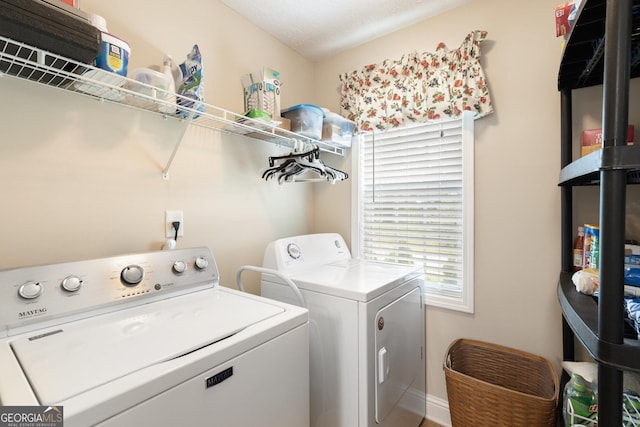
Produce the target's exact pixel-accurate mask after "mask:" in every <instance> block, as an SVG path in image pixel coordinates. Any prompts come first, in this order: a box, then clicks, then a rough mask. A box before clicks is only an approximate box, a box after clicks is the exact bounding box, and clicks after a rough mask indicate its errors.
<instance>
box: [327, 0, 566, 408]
mask: <svg viewBox="0 0 640 427" xmlns="http://www.w3.org/2000/svg"><path fill="white" fill-rule="evenodd" d="M556 4H557V1H555V0H543V1H535V2H517V3H514V2H507V1H501V0H475V1H473V2H471V3H470V4H468V5H465V6H463V7H462V8H460V9H456V10H453V11H450V12H448V13H445V14H443V15H441V16H439V17H436V18H435V19H430V20H428V21H425V22H423V23H420V24H417V25H414V26H412V27H410V28H408V29H405V30H403V31H398V32H396V33H394V34H392V35H389V36H385V37H382V38H380V39H377V40H375V41H372V42H370V43H368V44H366V45H363V46H360V47H358V48H355V49H353V50H350V51H348V52H345V53H342V54H340V55H337V56H335V57H332V58H331V59H329V60H326V61H321V62H320V63H319V64H317V69H316V78H317V81H318V83H319V84H318V87H319V88H322V92H319V93H318V102H319V103H321V104H324V105H327V106H330V108H332V109H338V108H339V104H338V95H337V93H338V84H339V83H338V78H337V76H338V74H340V73H343V72H349V71H352V70H355V69H360V68H361V67H362V66H364V65H366V64H370V63H376V62H380V61H382V60H384V59H386V58H392V59H395V58H399V57H400V56H402V55H403V54H404V53H406V52H410V51H412V50H417V51H431V52H433V51H434V50H435V48H436V46H437V44H438V43H439V42H441V41H442V42H445V43H446V45H447V46H448V47H449V48H456V47H457V46H458V45H459V44H460V43H461V42H462V40H463V38H464V37H465V36H466V35H467V34H468V33H469V32H470V31H472V30H476V29H480V30H487V31H488V37H487V40H486V41H485V42H484V43H483V44H482V58H481V63H482V65H483V68H484V71H485V74H486V77H487V79H488V84H489V88H490V91H491V95H492V98H493V105H494V108H495V113H494V114H493V115H491V116H489V117H486V118H483V119H480V120H478V121H476V151H475V154H476V161H475V215H476V216H475V218H476V220H475V266H476V268H475V277H474V279H475V314H473V315H468V314H461V313H456V312H451V311H447V310H442V309H437V308H431V307H429V308H428V309H427V358H428V359H427V375H428V380H427V392H428V394H429V395H430V396H435V397H438V398H441V399H446V388H445V380H444V373H443V370H442V363H443V358H444V355H445V353H446V350H447V346H448V345H449V343H450V342H452V341H453V340H454V339H456V338H459V337H470V338H476V339H481V340H486V341H491V342H495V343H500V344H504V345H508V346H512V347H516V348H519V349H523V350H526V351H531V352H533V353H537V354H540V355H542V356H544V357H546V358H548V359H549V360H550V361H551V362H552V363H553V364H554V365H555V366H556V367H557V368H558V369H559V364H560V360H561V356H562V355H561V348H562V346H561V313H560V309H559V306H558V302H557V298H556V282H557V277H558V272H559V270H560V259H559V258H560V236H559V232H560V228H559V225H560V198H559V196H560V190H559V189H558V187H557V179H558V174H559V166H560V157H559V153H560V146H559V140H560V97H559V93H558V91H557V90H556V82H557V72H558V65H559V60H560V53H561V41H560V39H556V37H555V27H554V15H553V11H554V8H555V6H556ZM345 162H347V163H348V160H345ZM317 196H318V197H317V198H316V199H315V200H316V208H315V212H316V221H317V222H316V224H317V225H316V228H317V229H321V230H325V229H339V230H340V231H341V232H343V233H345V234H347V235H348V233H349V223H348V221H349V217H350V215H351V213H350V205H349V201H350V197H351V193H350V189H345V188H344V187H341V188H339V189H336V191H334V189H329V188H323V189H321V190H318V191H317Z"/></svg>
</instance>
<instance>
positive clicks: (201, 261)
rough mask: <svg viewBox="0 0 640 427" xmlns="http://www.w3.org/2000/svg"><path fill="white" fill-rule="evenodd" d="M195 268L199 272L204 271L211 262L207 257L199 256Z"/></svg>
mask: <svg viewBox="0 0 640 427" xmlns="http://www.w3.org/2000/svg"><path fill="white" fill-rule="evenodd" d="M195 266H196V269H197V270H204V269H205V268H207V267H208V266H209V261H207V259H206V258H205V257H201V256H199V257H198V258H196V262H195Z"/></svg>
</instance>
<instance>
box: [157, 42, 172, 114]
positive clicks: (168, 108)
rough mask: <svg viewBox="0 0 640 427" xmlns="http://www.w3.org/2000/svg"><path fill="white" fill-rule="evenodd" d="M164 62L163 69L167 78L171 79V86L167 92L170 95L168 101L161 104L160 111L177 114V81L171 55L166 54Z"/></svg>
mask: <svg viewBox="0 0 640 427" xmlns="http://www.w3.org/2000/svg"><path fill="white" fill-rule="evenodd" d="M163 64H164V65H163V69H162V71H163V73H164V75H165V76H166V77H167V79H169V87H168V88H167V92H169V95H168V96H167V99H166V101H167V103H163V104H162V105H160V111H162V112H163V113H167V114H175V112H176V82H175V80H174V79H173V71H172V65H173V58H171V56H170V55H165V56H164V61H163Z"/></svg>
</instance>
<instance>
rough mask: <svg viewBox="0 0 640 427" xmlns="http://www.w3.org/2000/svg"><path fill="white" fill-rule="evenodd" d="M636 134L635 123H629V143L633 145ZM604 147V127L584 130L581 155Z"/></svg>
mask: <svg viewBox="0 0 640 427" xmlns="http://www.w3.org/2000/svg"><path fill="white" fill-rule="evenodd" d="M634 134H635V128H634V126H633V125H629V130H628V134H627V144H628V145H633V140H634ZM601 148H602V129H601V128H598V129H588V130H584V131H582V144H581V152H580V155H582V156H586V155H587V154H589V153H593V152H594V151H597V150H599V149H601Z"/></svg>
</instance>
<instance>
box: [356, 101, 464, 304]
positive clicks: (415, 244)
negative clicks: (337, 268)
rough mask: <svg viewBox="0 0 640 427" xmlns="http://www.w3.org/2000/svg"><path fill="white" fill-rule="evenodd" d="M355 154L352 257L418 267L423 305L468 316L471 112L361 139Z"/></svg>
mask: <svg viewBox="0 0 640 427" xmlns="http://www.w3.org/2000/svg"><path fill="white" fill-rule="evenodd" d="M358 151H359V153H358V155H357V157H358V165H357V170H358V176H357V179H356V180H355V185H357V187H358V189H357V192H354V194H357V197H356V199H357V201H356V204H357V226H356V227H354V228H357V233H356V234H357V236H355V237H356V239H354V242H357V245H356V251H355V252H356V253H357V254H358V255H359V256H361V257H362V258H364V259H370V260H377V261H385V262H394V263H401V264H414V265H420V266H422V267H423V268H424V273H425V278H426V282H427V291H426V299H427V303H429V304H433V305H438V306H444V307H448V308H453V309H457V310H461V311H467V312H473V200H474V199H473V188H474V187H473V116H472V114H470V113H469V114H466V113H465V114H464V115H463V118H462V119H458V120H453V121H446V122H440V123H437V124H434V123H428V124H419V125H415V126H411V127H405V128H402V129H390V130H388V131H386V132H382V133H370V134H366V135H364V138H363V139H362V140H361V141H360V144H359V147H358ZM354 154H355V153H354ZM354 219H356V218H354Z"/></svg>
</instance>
